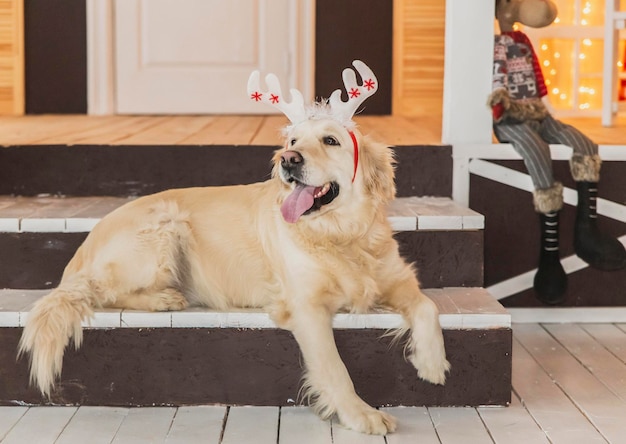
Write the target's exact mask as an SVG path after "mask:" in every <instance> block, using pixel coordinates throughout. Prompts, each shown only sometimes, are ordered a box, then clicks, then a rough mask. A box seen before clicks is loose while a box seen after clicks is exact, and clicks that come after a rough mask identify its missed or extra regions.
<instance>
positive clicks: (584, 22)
mask: <svg viewBox="0 0 626 444" xmlns="http://www.w3.org/2000/svg"><path fill="white" fill-rule="evenodd" d="M587 23H588V22H587V20H586V19H582V20H581V21H580V24H581V25H583V26H587Z"/></svg>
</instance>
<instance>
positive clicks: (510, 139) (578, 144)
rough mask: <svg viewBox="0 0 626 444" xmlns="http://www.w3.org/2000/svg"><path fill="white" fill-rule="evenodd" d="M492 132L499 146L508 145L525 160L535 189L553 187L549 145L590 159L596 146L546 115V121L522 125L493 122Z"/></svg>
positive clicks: (596, 149) (567, 126)
mask: <svg viewBox="0 0 626 444" xmlns="http://www.w3.org/2000/svg"><path fill="white" fill-rule="evenodd" d="M493 131H494V133H495V135H496V138H497V139H498V140H499V141H500V142H501V143H510V144H511V145H513V148H514V149H515V151H517V152H518V153H519V155H520V156H522V158H523V159H524V164H525V165H526V169H527V170H528V174H530V177H531V179H532V181H533V185H534V187H535V189H546V188H550V187H552V186H553V184H554V176H553V174H552V159H551V158H550V147H549V144H550V143H560V144H563V145H567V146H570V147H572V149H573V150H574V154H576V155H580V156H593V155H595V154H598V145H597V144H595V143H594V142H592V141H591V140H590V139H589V138H588V137H587V136H585V135H584V134H583V133H581V132H580V131H578V130H577V129H576V128H574V127H573V126H571V125H567V124H565V123H563V122H560V121H558V120H556V119H554V118H553V117H552V116H550V115H548V117H546V118H545V119H543V120H541V121H538V120H530V121H527V122H522V123H511V122H500V123H495V124H494V126H493Z"/></svg>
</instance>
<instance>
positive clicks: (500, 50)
mask: <svg viewBox="0 0 626 444" xmlns="http://www.w3.org/2000/svg"><path fill="white" fill-rule="evenodd" d="M494 43H495V45H494V58H493V60H494V64H493V89H494V90H496V89H498V88H505V89H507V90H508V92H509V95H510V96H511V98H513V99H533V98H535V99H537V98H539V99H540V98H541V97H543V96H545V95H546V94H547V93H548V90H547V89H546V84H545V81H544V78H543V74H542V72H541V66H540V65H539V60H538V59H537V55H536V54H535V51H534V49H533V46H532V44H531V43H530V40H529V38H528V36H527V35H526V34H524V33H523V32H521V31H510V32H503V33H502V34H500V35H496V36H495V42H494Z"/></svg>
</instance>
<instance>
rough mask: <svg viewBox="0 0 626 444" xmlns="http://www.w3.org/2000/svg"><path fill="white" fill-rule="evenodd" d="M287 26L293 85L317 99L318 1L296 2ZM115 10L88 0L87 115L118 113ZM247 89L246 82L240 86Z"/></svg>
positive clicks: (109, 1) (108, 1)
mask: <svg viewBox="0 0 626 444" xmlns="http://www.w3.org/2000/svg"><path fill="white" fill-rule="evenodd" d="M294 3H295V5H296V7H295V8H293V10H292V11H291V15H292V17H291V19H290V20H289V23H288V26H289V28H290V31H291V35H294V36H297V38H296V39H292V40H291V41H290V43H289V44H290V45H291V47H290V48H289V49H290V51H291V53H292V54H295V57H294V60H291V61H290V63H291V69H290V72H291V78H290V79H288V80H289V83H290V84H292V85H301V86H300V88H299V89H300V91H301V92H302V95H303V96H304V98H305V100H307V101H311V100H313V98H314V94H315V93H314V87H315V85H314V78H315V0H301V1H298V2H294ZM114 14H115V11H114V7H113V0H87V114H90V115H111V114H116V113H117V108H116V103H115V43H114V23H115V15H114ZM241 87H242V89H245V87H246V86H245V85H241Z"/></svg>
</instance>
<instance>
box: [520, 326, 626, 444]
mask: <svg viewBox="0 0 626 444" xmlns="http://www.w3.org/2000/svg"><path fill="white" fill-rule="evenodd" d="M514 332H515V333H514V335H515V337H516V338H517V339H518V340H519V341H520V342H521V343H522V344H523V345H524V348H526V350H532V355H533V358H534V359H535V360H536V361H537V363H538V364H539V365H540V366H541V367H542V368H543V369H544V370H545V371H546V373H548V374H549V375H550V377H551V378H552V379H553V380H554V381H555V382H556V383H557V384H558V385H559V386H560V387H562V389H563V390H564V391H565V392H566V393H567V396H568V397H569V398H570V399H571V400H572V401H573V402H574V403H575V404H576V406H577V407H578V408H579V409H580V411H581V412H582V413H583V414H585V416H586V417H587V418H589V421H591V423H592V424H593V425H594V426H595V427H596V428H597V429H598V431H599V432H600V433H601V434H602V435H603V436H604V437H605V438H606V439H607V440H609V441H611V442H619V441H620V440H622V439H624V428H623V427H624V426H623V419H624V418H626V402H625V401H623V400H622V399H620V398H618V397H617V396H616V395H615V394H614V393H613V392H611V391H610V390H609V389H608V388H607V387H606V386H605V385H604V384H602V382H600V381H599V380H598V379H597V378H596V377H595V376H594V375H593V374H591V373H590V372H589V371H588V370H587V369H586V368H584V367H583V366H582V365H581V364H580V363H579V362H578V361H577V360H576V358H575V357H574V356H572V355H571V354H570V353H569V352H568V351H567V349H566V348H565V347H563V345H561V344H560V343H559V342H558V341H557V340H555V339H554V338H553V337H552V336H550V334H549V333H548V332H547V331H546V330H544V329H543V327H541V326H539V325H534V324H521V325H518V326H517V327H516V328H515V330H514Z"/></svg>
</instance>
